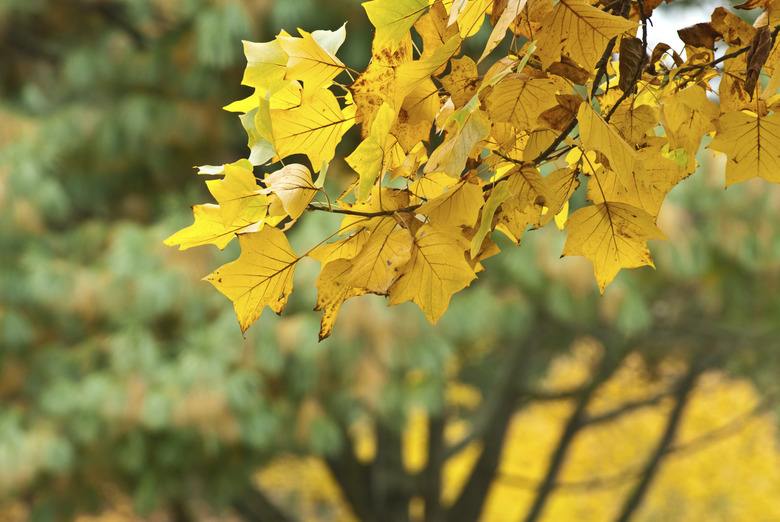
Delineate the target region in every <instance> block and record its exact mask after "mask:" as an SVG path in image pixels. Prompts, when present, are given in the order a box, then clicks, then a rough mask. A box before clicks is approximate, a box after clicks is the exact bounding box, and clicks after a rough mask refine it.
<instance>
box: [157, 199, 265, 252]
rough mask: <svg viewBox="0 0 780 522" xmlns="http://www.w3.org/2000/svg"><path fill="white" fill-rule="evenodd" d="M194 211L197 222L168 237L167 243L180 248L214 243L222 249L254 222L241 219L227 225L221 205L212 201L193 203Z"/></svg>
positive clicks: (185, 248)
mask: <svg viewBox="0 0 780 522" xmlns="http://www.w3.org/2000/svg"><path fill="white" fill-rule="evenodd" d="M192 213H193V215H194V216H195V222H194V223H193V224H192V225H190V226H188V227H187V228H183V229H181V230H179V231H178V232H176V233H175V234H173V235H172V236H170V237H169V238H168V239H166V240H165V241H164V243H165V244H166V245H168V246H175V245H179V250H187V249H188V248H192V247H194V246H200V245H208V244H213V245H216V246H217V247H218V248H219V249H220V250H222V249H224V248H225V247H226V246H227V245H228V243H230V242H231V241H232V240H233V237H235V235H236V234H237V233H238V232H240V231H242V230H244V229H245V228H246V227H248V226H250V225H252V224H253V223H252V222H251V221H247V220H243V219H239V220H238V221H237V222H235V223H230V224H228V225H225V223H224V221H223V220H222V213H221V211H220V208H219V206H218V205H213V204H210V203H207V204H205V205H193V207H192Z"/></svg>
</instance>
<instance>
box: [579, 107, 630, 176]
mask: <svg viewBox="0 0 780 522" xmlns="http://www.w3.org/2000/svg"><path fill="white" fill-rule="evenodd" d="M577 118H578V119H579V123H580V136H581V137H582V144H583V145H584V147H585V148H586V149H591V150H596V151H599V152H601V153H602V154H604V155H605V156H606V157H607V158H608V159H609V164H610V166H611V167H612V170H614V171H615V173H616V174H617V176H618V179H619V180H620V182H621V183H622V184H623V185H624V186H629V185H630V184H631V181H632V179H633V177H634V173H641V172H643V168H642V162H641V161H639V155H637V153H636V151H635V150H634V148H633V147H631V145H629V144H628V143H627V142H626V140H624V139H623V138H622V137H621V136H620V134H618V132H617V131H616V130H615V128H614V127H613V126H611V125H610V124H608V123H607V122H605V121H604V119H603V118H602V117H601V116H600V115H598V114H597V113H596V111H594V110H593V108H592V107H591V106H590V104H588V103H583V104H582V105H581V106H580V110H579V113H578V114H577Z"/></svg>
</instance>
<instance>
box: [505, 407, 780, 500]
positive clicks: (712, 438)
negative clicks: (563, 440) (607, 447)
mask: <svg viewBox="0 0 780 522" xmlns="http://www.w3.org/2000/svg"><path fill="white" fill-rule="evenodd" d="M771 403H772V398H771V397H769V396H767V397H765V398H764V399H763V400H762V401H761V402H760V403H759V404H758V405H756V407H755V408H753V409H751V410H750V411H748V412H745V413H744V414H742V415H740V416H739V417H737V418H735V419H734V420H732V421H731V422H729V423H727V424H725V425H723V426H721V427H720V428H715V429H713V430H711V431H708V432H706V433H704V434H702V435H700V436H698V437H696V438H694V439H692V440H690V441H688V442H686V443H683V444H673V445H670V446H669V447H667V448H666V450H665V452H664V453H665V454H666V455H670V454H672V453H695V452H697V451H700V450H702V449H704V448H706V447H707V446H710V445H711V444H714V443H716V442H718V441H721V440H723V439H725V438H727V437H732V436H734V435H737V434H739V432H741V431H742V430H743V429H745V428H746V427H747V425H748V424H750V423H751V422H752V421H754V420H755V419H756V417H757V416H758V415H759V414H761V413H763V412H765V411H766V410H767V409H768V407H769V406H770V404H771ZM641 474H642V468H641V467H640V466H631V467H629V468H626V469H624V470H622V471H619V472H617V473H615V474H612V475H606V476H602V477H595V478H592V479H588V480H578V481H572V482H556V483H555V484H554V487H555V489H558V490H564V491H568V492H570V493H576V492H581V493H585V492H588V491H592V490H594V489H606V488H614V487H618V486H621V485H624V484H625V483H626V482H627V481H630V480H634V479H637V478H639V477H640V476H641ZM499 478H500V480H501V483H502V484H503V485H505V486H509V487H516V488H522V489H536V488H538V487H539V481H538V480H537V479H534V478H531V477H526V476H523V475H518V474H515V473H502V474H501V476H500V477H499Z"/></svg>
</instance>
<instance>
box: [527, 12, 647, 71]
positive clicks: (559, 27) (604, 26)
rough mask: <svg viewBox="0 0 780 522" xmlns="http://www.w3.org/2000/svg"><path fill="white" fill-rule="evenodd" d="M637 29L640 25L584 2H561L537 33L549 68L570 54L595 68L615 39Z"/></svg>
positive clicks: (538, 43) (538, 45)
mask: <svg viewBox="0 0 780 522" xmlns="http://www.w3.org/2000/svg"><path fill="white" fill-rule="evenodd" d="M636 28H637V24H636V23H634V22H630V21H628V20H626V19H625V18H621V17H619V16H614V15H611V14H608V13H605V12H604V11H602V10H600V9H597V8H595V7H593V6H590V5H588V4H586V3H585V2H582V1H581V0H560V2H558V4H556V6H555V7H554V8H553V10H552V11H551V12H550V13H549V14H548V15H547V16H545V17H544V19H543V20H542V26H541V28H540V29H539V32H538V33H537V38H538V41H537V49H538V54H539V59H540V60H541V61H542V66H543V67H544V68H545V69H546V68H547V67H549V66H550V64H552V63H553V62H557V61H559V60H560V58H561V55H566V56H570V57H571V58H573V59H574V60H575V61H576V62H577V63H579V64H580V65H582V66H583V67H586V68H588V69H592V68H593V67H594V66H595V64H596V61H598V59H599V58H601V55H602V54H603V53H604V49H605V48H606V47H607V43H608V42H609V40H610V39H611V38H613V37H615V36H618V35H620V34H622V33H625V32H629V31H632V32H633V31H635V30H636Z"/></svg>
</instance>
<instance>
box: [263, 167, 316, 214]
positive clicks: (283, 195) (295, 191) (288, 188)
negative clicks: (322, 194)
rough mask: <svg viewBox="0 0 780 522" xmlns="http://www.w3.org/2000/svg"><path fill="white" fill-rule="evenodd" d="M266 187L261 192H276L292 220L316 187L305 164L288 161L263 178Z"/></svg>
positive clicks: (300, 212)
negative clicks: (287, 163) (288, 162)
mask: <svg viewBox="0 0 780 522" xmlns="http://www.w3.org/2000/svg"><path fill="white" fill-rule="evenodd" d="M263 182H264V183H265V185H266V187H267V188H265V189H263V190H261V193H263V194H276V195H277V196H278V197H279V200H280V201H281V202H282V206H283V207H284V211H285V212H287V215H289V216H290V217H291V218H292V219H293V220H296V219H298V218H299V217H300V216H301V214H303V211H304V210H305V209H306V205H308V204H309V202H310V201H311V199H312V198H313V197H314V194H316V193H317V187H315V186H314V183H313V182H312V179H311V172H310V171H309V169H308V168H307V167H306V166H305V165H300V164H298V163H290V164H289V165H286V166H284V167H282V168H281V169H279V170H277V171H276V172H273V173H271V174H269V175H267V176H266V177H265V179H263Z"/></svg>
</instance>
